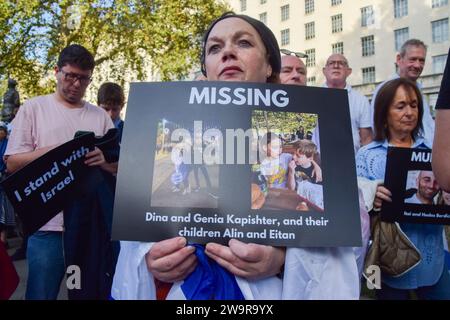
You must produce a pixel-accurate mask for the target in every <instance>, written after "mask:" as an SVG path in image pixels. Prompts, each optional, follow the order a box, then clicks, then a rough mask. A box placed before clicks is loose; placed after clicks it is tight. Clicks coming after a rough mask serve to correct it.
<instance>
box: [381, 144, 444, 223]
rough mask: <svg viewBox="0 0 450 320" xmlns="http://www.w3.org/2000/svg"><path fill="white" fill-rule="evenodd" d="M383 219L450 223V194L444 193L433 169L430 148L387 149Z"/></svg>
mask: <svg viewBox="0 0 450 320" xmlns="http://www.w3.org/2000/svg"><path fill="white" fill-rule="evenodd" d="M385 187H386V188H387V189H388V190H389V191H390V192H391V193H392V202H384V203H383V206H382V211H381V218H382V219H383V220H386V221H401V222H409V223H432V224H450V195H449V194H448V193H447V192H445V191H444V190H442V188H441V187H440V185H439V183H438V181H437V178H436V175H435V174H434V172H433V171H432V168H431V150H430V149H410V148H395V147H389V148H388V157H387V162H386V177H385Z"/></svg>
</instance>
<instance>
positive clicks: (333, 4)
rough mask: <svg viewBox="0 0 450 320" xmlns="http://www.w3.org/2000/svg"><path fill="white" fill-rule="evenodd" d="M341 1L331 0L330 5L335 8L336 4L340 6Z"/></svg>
mask: <svg viewBox="0 0 450 320" xmlns="http://www.w3.org/2000/svg"><path fill="white" fill-rule="evenodd" d="M341 3H342V0H331V5H332V6H337V5H338V4H341Z"/></svg>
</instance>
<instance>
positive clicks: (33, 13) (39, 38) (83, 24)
mask: <svg viewBox="0 0 450 320" xmlns="http://www.w3.org/2000/svg"><path fill="white" fill-rule="evenodd" d="M225 10H227V8H226V6H225V5H224V4H222V3H220V2H218V1H215V0H176V1H166V0H94V1H92V0H91V1H77V0H59V1H54V0H49V1H48V0H16V1H12V0H3V1H2V2H1V3H0V76H2V77H3V78H6V77H7V76H8V75H9V76H11V77H14V78H16V79H17V80H18V81H19V84H20V89H21V92H22V93H23V94H25V95H26V96H32V95H37V94H43V93H46V92H51V91H53V90H54V80H53V79H54V77H53V76H52V69H53V68H54V66H55V64H56V60H57V57H58V54H59V52H60V51H61V50H62V49H63V48H64V47H66V46H67V45H69V44H72V43H78V44H81V45H83V46H85V47H86V48H88V49H89V50H90V51H91V52H92V53H93V54H94V56H95V60H96V63H97V66H98V68H97V73H98V74H97V75H96V77H98V78H97V80H98V81H104V80H108V81H117V82H119V83H122V84H123V83H124V81H129V80H127V77H128V78H130V75H131V74H133V75H135V77H134V79H133V80H143V79H145V78H147V77H149V76H151V75H153V76H155V75H156V76H157V77H158V78H159V79H161V80H173V79H177V78H180V77H183V76H185V75H186V74H187V73H188V72H189V71H190V70H191V69H192V67H193V66H194V65H196V64H198V60H199V58H198V57H199V52H200V51H199V50H200V42H201V41H200V39H201V35H202V34H203V32H204V31H205V30H206V28H207V26H208V24H209V23H210V22H211V20H212V19H214V18H216V17H217V16H219V15H220V14H221V13H222V12H224V11H225ZM102 66H103V68H102ZM105 66H106V68H105ZM98 70H101V72H98ZM131 78H133V77H131Z"/></svg>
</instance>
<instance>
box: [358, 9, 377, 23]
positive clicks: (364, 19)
mask: <svg viewBox="0 0 450 320" xmlns="http://www.w3.org/2000/svg"><path fill="white" fill-rule="evenodd" d="M374 23H375V14H374V12H373V6H367V7H364V8H361V27H367V26H370V25H372V24H374Z"/></svg>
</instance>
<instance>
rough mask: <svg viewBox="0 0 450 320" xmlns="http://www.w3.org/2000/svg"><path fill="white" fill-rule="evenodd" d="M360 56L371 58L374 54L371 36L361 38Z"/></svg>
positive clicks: (373, 41)
mask: <svg viewBox="0 0 450 320" xmlns="http://www.w3.org/2000/svg"><path fill="white" fill-rule="evenodd" d="M361 47H362V56H363V57H367V56H372V55H374V54H375V40H374V37H373V35H371V36H367V37H362V38H361Z"/></svg>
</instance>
